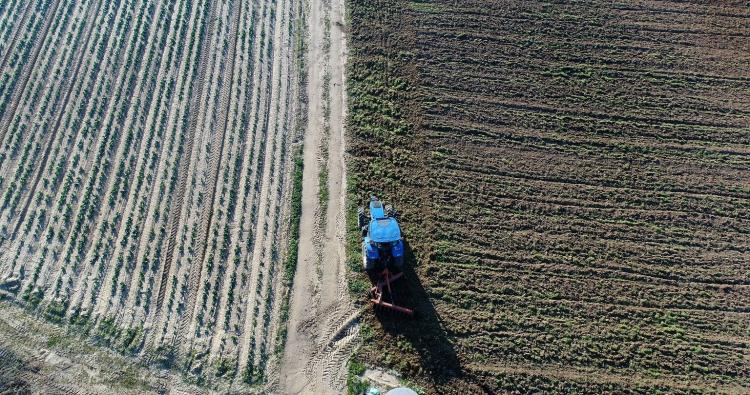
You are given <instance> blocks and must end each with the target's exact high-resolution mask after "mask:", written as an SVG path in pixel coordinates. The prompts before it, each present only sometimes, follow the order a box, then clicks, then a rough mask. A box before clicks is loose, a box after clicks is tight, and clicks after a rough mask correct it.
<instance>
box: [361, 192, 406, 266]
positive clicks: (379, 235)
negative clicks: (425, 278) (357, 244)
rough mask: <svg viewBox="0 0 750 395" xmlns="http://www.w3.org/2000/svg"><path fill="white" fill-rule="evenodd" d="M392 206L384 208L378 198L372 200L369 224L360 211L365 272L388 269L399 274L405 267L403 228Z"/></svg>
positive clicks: (373, 197)
mask: <svg viewBox="0 0 750 395" xmlns="http://www.w3.org/2000/svg"><path fill="white" fill-rule="evenodd" d="M395 215H396V213H395V212H394V211H393V209H392V208H391V207H390V206H386V207H383V203H382V202H381V201H380V200H378V198H377V197H375V196H372V197H371V198H370V219H369V222H367V221H366V220H364V219H363V217H364V213H363V212H362V210H360V227H361V228H362V233H363V237H364V240H363V243H362V249H363V250H362V255H364V266H365V267H364V268H365V271H367V272H368V274H369V273H370V271H377V272H379V271H382V270H383V269H384V268H386V267H387V268H388V269H389V270H390V271H391V272H392V273H398V272H400V271H401V269H402V268H403V266H404V241H403V239H402V238H401V228H400V227H399V226H398V221H397V220H396V218H395Z"/></svg>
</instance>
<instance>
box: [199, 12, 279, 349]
mask: <svg viewBox="0 0 750 395" xmlns="http://www.w3.org/2000/svg"><path fill="white" fill-rule="evenodd" d="M264 7H265V2H263V3H261V4H258V5H251V7H250V9H248V10H247V12H246V16H245V19H244V25H245V26H248V27H249V28H250V29H252V31H253V33H252V34H254V35H255V28H256V26H255V25H256V24H257V22H256V20H255V18H254V15H255V13H256V12H257V9H260V10H261V14H262V12H263V10H264ZM248 19H249V21H248ZM247 31H248V30H246V31H245V32H247ZM255 36H256V39H255V40H252V42H250V43H249V44H250V45H247V44H246V43H243V46H246V47H247V48H246V49H245V50H244V52H241V53H240V54H239V56H240V57H241V58H242V59H243V60H245V63H246V64H247V66H249V70H247V71H246V70H242V68H240V70H239V71H238V75H239V76H240V83H239V85H240V87H241V88H242V89H241V90H239V91H238V94H239V96H240V97H239V98H238V101H237V106H236V107H235V114H234V115H233V123H232V126H233V127H234V128H239V129H240V132H239V135H238V137H239V138H238V140H237V148H236V152H235V153H234V154H233V155H232V156H233V157H236V158H237V159H236V161H237V163H236V168H234V169H233V170H234V172H235V173H234V174H235V177H237V174H239V177H238V179H237V183H236V185H231V186H230V188H231V189H236V190H237V194H236V195H235V196H236V197H237V198H235V201H234V202H229V204H230V205H231V204H234V210H233V212H232V216H231V217H228V218H226V220H225V224H226V226H229V228H230V229H231V235H230V238H231V242H230V246H229V254H230V257H229V264H228V267H227V270H226V273H227V274H229V273H231V275H230V282H229V285H226V286H225V287H223V289H222V290H221V299H220V301H219V306H218V308H217V312H216V314H217V317H218V318H219V319H221V318H222V317H221V316H220V315H219V314H221V313H224V314H225V315H226V314H228V316H229V321H227V322H226V325H222V326H221V328H220V329H218V330H217V329H214V332H213V334H212V337H211V340H210V345H209V350H210V353H209V355H210V356H212V357H214V358H215V357H217V356H218V355H220V354H221V352H222V351H223V348H224V346H225V341H226V334H227V333H228V331H229V330H230V329H229V328H230V325H229V324H230V323H231V321H232V314H231V311H232V310H233V307H234V305H235V304H236V303H237V301H239V300H241V298H242V295H240V294H239V293H236V290H237V288H238V287H237V286H236V285H237V284H236V283H237V275H238V274H237V271H238V266H239V264H241V263H242V259H241V258H240V256H241V252H240V253H239V254H235V253H233V252H234V251H237V250H239V251H241V247H240V246H239V245H238V243H239V240H238V239H239V238H240V237H241V234H240V232H239V230H238V225H240V224H243V223H244V218H245V217H244V214H245V210H244V204H245V203H246V200H245V196H246V195H245V194H246V193H247V189H246V188H247V183H248V180H247V178H246V176H247V175H249V173H251V171H252V166H253V164H254V163H257V161H252V163H249V164H248V171H247V172H243V169H244V167H245V155H246V147H247V145H248V144H252V143H253V142H254V139H255V138H256V136H254V134H253V133H251V132H248V131H249V129H250V128H249V127H248V126H249V123H250V121H253V120H254V119H255V117H256V111H257V106H256V100H257V99H258V96H257V93H258V92H259V91H258V89H257V88H258V83H259V81H258V79H259V78H260V77H259V73H258V69H260V68H261V66H262V65H261V63H260V51H259V50H258V49H257V48H258V45H256V41H257V40H259V39H260V38H259V35H255ZM243 76H244V79H243ZM240 109H241V110H240ZM248 113H249V114H251V115H250V116H247V115H246V114H248ZM240 114H242V115H240ZM252 150H253V147H251V148H250V152H251V156H253V154H252ZM230 163H231V161H230ZM240 196H241V197H242V198H241V199H242V202H243V204H242V205H240V204H238V203H239V202H237V201H236V200H239V199H240V198H239V197H240ZM230 199H231V192H230ZM238 209H239V210H241V211H242V213H241V214H240V215H239V216H238V215H237V210H238ZM238 217H239V218H240V222H239V223H238V222H237V218H238ZM238 260H239V262H238ZM232 281H234V283H231V282H232ZM224 284H227V282H224ZM230 292H235V293H233V294H232V295H233V296H232V297H233V298H234V300H233V303H232V305H231V306H228V305H229V304H230V301H229V300H228V299H229V293H230ZM235 294H237V296H234V295H235ZM227 309H229V310H227ZM216 325H219V324H218V323H217V324H216Z"/></svg>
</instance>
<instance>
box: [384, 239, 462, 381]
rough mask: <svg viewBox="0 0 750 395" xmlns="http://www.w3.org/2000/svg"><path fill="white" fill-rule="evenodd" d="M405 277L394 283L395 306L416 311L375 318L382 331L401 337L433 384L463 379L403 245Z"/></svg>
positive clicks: (454, 355) (409, 251) (412, 259)
mask: <svg viewBox="0 0 750 395" xmlns="http://www.w3.org/2000/svg"><path fill="white" fill-rule="evenodd" d="M405 244H406V245H405V247H406V248H405V253H406V260H405V265H404V271H403V272H404V276H403V277H402V278H401V279H399V280H397V281H396V282H395V283H394V293H395V295H394V296H395V298H396V303H398V304H401V305H402V306H404V307H408V308H410V309H413V310H414V311H415V313H414V316H413V317H408V316H405V315H401V314H398V313H393V312H390V311H385V310H380V309H378V310H376V311H375V316H376V318H377V319H378V321H380V323H381V325H383V330H384V331H385V332H386V333H388V334H390V335H392V336H393V337H399V336H402V337H403V338H404V339H405V340H406V341H408V342H409V343H410V345H411V346H412V347H413V348H414V350H415V351H416V352H417V353H418V354H419V359H420V360H419V364H420V365H421V370H422V374H426V375H427V376H429V378H430V379H431V380H432V381H434V382H435V383H438V384H440V383H445V382H448V381H451V380H453V379H455V378H458V377H460V376H461V375H462V372H461V366H460V363H459V360H458V356H457V355H456V351H455V348H454V347H453V344H452V343H451V342H450V340H449V339H448V337H447V335H446V333H445V331H444V330H443V328H442V327H441V325H440V316H439V315H438V313H437V311H435V307H434V305H433V304H432V302H431V301H430V299H429V297H428V295H427V291H426V290H425V288H424V286H423V285H422V281H421V280H420V278H419V275H418V274H417V272H416V271H415V263H416V259H415V257H414V254H413V252H412V250H411V246H409V244H408V243H407V242H406V241H405Z"/></svg>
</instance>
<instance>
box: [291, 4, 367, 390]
mask: <svg viewBox="0 0 750 395" xmlns="http://www.w3.org/2000/svg"><path fill="white" fill-rule="evenodd" d="M328 6H329V4H328V3H327V2H324V1H321V0H314V1H312V2H311V9H310V13H309V16H308V27H309V32H310V36H309V37H310V38H309V40H310V41H309V46H308V48H309V52H308V62H309V63H308V82H309V85H308V102H309V110H308V127H307V131H306V134H305V143H304V144H305V145H304V173H303V186H302V219H301V222H300V243H299V257H300V260H299V264H298V265H297V272H296V274H295V277H294V285H293V288H292V298H291V309H290V321H289V335H288V338H287V343H286V349H285V353H284V359H283V362H282V367H281V377H282V388H283V392H284V393H290V394H296V393H325V394H330V393H341V392H344V387H345V384H346V362H347V360H348V357H349V356H350V355H351V353H352V350H353V348H354V347H355V346H356V341H357V340H356V339H357V336H356V334H357V333H358V330H359V327H358V317H359V311H358V310H356V309H355V308H354V306H353V304H352V302H351V300H350V298H349V296H348V291H347V287H346V277H345V274H346V266H345V264H346V263H345V259H346V256H345V250H344V236H345V235H344V232H345V229H346V228H345V217H346V216H345V209H346V205H345V194H346V168H345V164H344V127H343V125H344V120H345V118H346V115H345V112H346V107H345V103H346V96H345V95H346V89H345V81H344V70H345V64H346V53H347V50H346V46H345V40H344V36H345V33H344V29H343V28H342V27H343V26H344V25H343V23H344V18H343V16H344V1H343V0H333V1H332V2H331V3H330V10H328V9H327V7H328ZM326 12H330V14H329V15H330V26H331V28H330V52H329V56H325V51H326V49H327V48H326V45H325V44H326V43H325V41H326V27H325V25H326ZM326 60H328V61H326ZM326 75H330V83H329V84H325V83H324V79H325V78H326ZM326 88H328V89H330V91H329V92H328V93H326V92H325V91H324V90H325V89H326ZM326 98H330V101H329V103H328V106H329V107H328V108H329V109H330V118H328V124H329V125H330V129H328V130H326V118H325V117H326V115H325V114H324V113H325V107H324V100H325V99H326ZM326 132H328V133H329V134H328V135H326V136H325V137H326V138H324V135H325V134H326ZM321 142H323V143H324V144H327V145H328V150H327V151H328V157H327V159H326V158H325V157H323V160H327V169H328V189H329V193H328V199H329V200H328V203H327V205H325V207H326V212H323V213H321V212H319V211H320V207H319V197H318V196H319V195H318V193H319V172H320V168H321V166H320V165H319V162H320V160H321V149H320V148H321V147H320V145H321ZM318 251H322V254H319V253H318Z"/></svg>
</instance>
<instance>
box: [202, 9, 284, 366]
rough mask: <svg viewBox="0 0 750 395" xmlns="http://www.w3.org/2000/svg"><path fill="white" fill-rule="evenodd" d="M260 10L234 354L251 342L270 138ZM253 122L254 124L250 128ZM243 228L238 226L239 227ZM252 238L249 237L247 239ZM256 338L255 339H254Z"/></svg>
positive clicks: (238, 236) (265, 19)
mask: <svg viewBox="0 0 750 395" xmlns="http://www.w3.org/2000/svg"><path fill="white" fill-rule="evenodd" d="M259 7H260V8H259V9H260V11H259V12H258V14H257V15H259V18H260V21H259V23H256V24H255V25H256V30H255V33H254V36H255V42H254V44H253V46H252V50H253V56H252V58H253V63H252V64H253V65H254V67H253V74H252V76H251V78H252V80H253V83H252V86H253V92H252V98H251V103H250V106H251V109H250V115H249V116H248V118H247V119H246V123H245V124H244V127H246V128H248V129H251V130H252V132H251V133H252V136H249V138H251V140H249V141H247V143H249V144H252V147H251V148H250V151H251V154H250V155H251V163H250V164H249V166H247V171H246V172H244V173H243V176H242V180H241V184H242V193H241V196H242V205H241V210H242V214H241V217H240V220H239V223H236V224H234V228H235V230H236V232H235V236H234V242H233V248H231V249H230V250H232V251H234V249H236V248H237V249H240V257H241V258H240V262H238V263H239V267H240V268H239V270H238V277H239V279H240V281H239V287H238V292H237V295H238V300H237V301H236V302H235V303H234V306H232V309H231V310H232V311H233V312H234V314H231V313H230V315H231V317H230V323H229V325H230V328H237V329H236V330H233V331H234V332H235V335H236V336H237V337H236V340H235V343H237V344H235V345H234V346H233V347H231V348H232V349H231V350H230V351H228V353H227V354H229V355H234V353H238V352H239V349H238V347H242V345H243V344H245V342H247V341H249V340H247V338H246V337H247V334H248V332H247V331H245V330H244V326H243V327H242V328H240V325H241V320H242V319H243V317H245V316H246V314H248V313H247V312H248V311H249V309H246V307H248V306H249V303H250V301H252V299H251V298H253V297H254V296H253V295H252V294H251V293H250V291H249V289H250V284H249V283H250V281H249V277H250V276H251V275H252V268H251V267H250V266H249V264H248V262H250V261H252V259H253V252H254V249H255V248H254V246H255V243H256V234H255V231H256V226H257V224H258V215H257V207H258V206H257V203H256V202H257V199H258V196H259V189H258V188H259V187H258V186H259V185H260V183H259V181H260V178H261V177H260V175H259V172H261V171H262V167H263V165H264V163H265V155H264V152H265V151H264V150H265V146H266V140H267V139H268V131H269V128H268V111H266V109H267V108H268V104H267V103H268V102H269V98H270V93H269V92H270V89H271V63H272V59H269V58H268V57H267V55H270V54H269V53H268V51H267V50H265V48H268V46H269V45H271V43H272V42H273V41H272V40H273V37H272V36H271V35H270V34H268V30H269V29H270V28H271V27H270V23H271V18H270V17H269V15H270V13H271V12H272V10H273V8H272V7H271V4H270V1H264V2H262V3H261V4H260V5H259ZM251 125H252V127H251ZM245 225H247V226H248V229H245ZM238 227H239V228H240V229H237V228H238ZM245 238H249V240H247V239H245ZM219 337H220V336H215V338H214V340H213V341H214V343H218V342H219V340H220V339H218V338H219ZM253 341H254V339H253ZM212 347H217V346H216V345H212Z"/></svg>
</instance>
